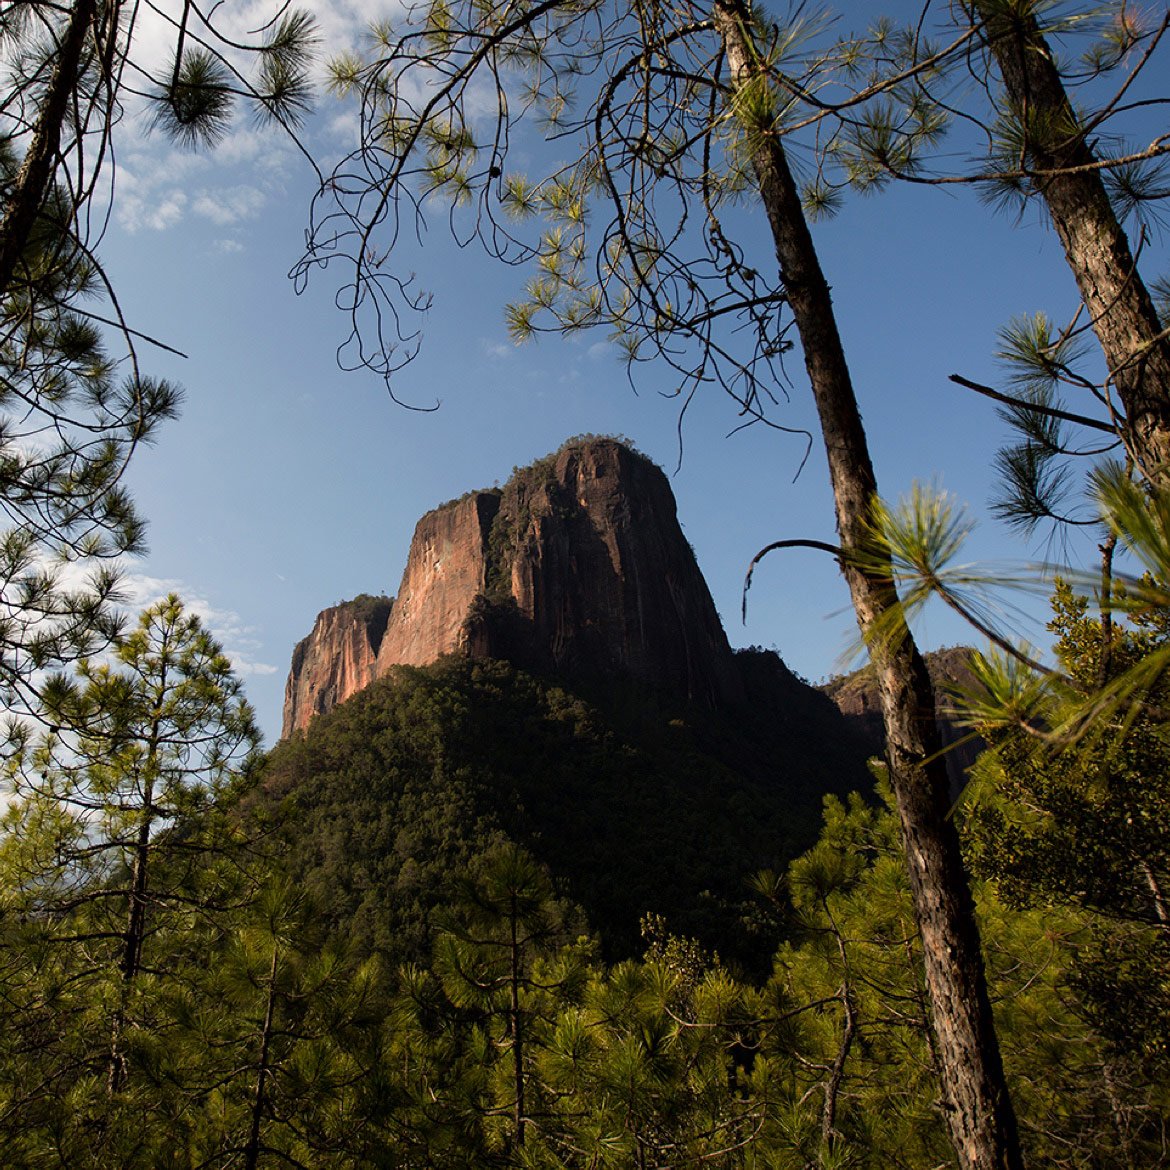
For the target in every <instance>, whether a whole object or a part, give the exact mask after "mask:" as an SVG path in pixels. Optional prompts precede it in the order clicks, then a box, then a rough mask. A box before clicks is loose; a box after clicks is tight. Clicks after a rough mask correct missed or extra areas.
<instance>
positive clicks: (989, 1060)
mask: <svg viewBox="0 0 1170 1170" xmlns="http://www.w3.org/2000/svg"><path fill="white" fill-rule="evenodd" d="M712 17H713V20H714V24H715V27H716V30H717V32H718V34H719V36H720V38H721V39H722V42H723V47H724V51H725V53H726V56H727V63H728V67H729V70H730V75H731V85H732V89H733V90H737V89H739V88H741V87H742V86H744V85H745V84H747V83H748V82H749V81H751V79H752V78H753V77H754V76H755V75H756V72H757V69H758V65H757V56H756V53H755V47H754V43H753V41H752V38H751V34H750V32H749V29H750V15H749V12H748V9H747V8H746V6H745V5H744V3H743V0H715V3H714V7H713V10H712ZM749 133H750V131H749ZM750 149H751V158H752V166H753V169H754V171H755V176H756V181H757V184H758V187H759V192H760V197H761V199H762V200H763V203H764V207H765V210H766V211H767V214H768V221H769V223H770V225H771V228H772V237H773V241H774V243H775V246H776V256H777V259H778V260H779V263H780V272H781V276H782V278H783V281H784V288H785V292H786V295H787V298H788V303H789V306H790V308H791V309H792V314H793V318H794V320H795V322H796V326H797V329H798V330H799V332H800V338H801V346H802V348H803V351H804V361H805V367H806V369H807V371H808V375H809V380H810V382H811V384H812V390H813V396H814V398H815V401H816V406H817V412H818V414H819V417H820V423H821V431H822V436H823V438H824V444H825V451H826V454H827V456H828V463H829V475H830V480H831V483H832V488H833V497H834V500H835V503H836V511H837V530H838V533H839V535H840V544H841V548H842V550H843V551H844V553H845V556H844V558H843V564H842V570H843V572H844V575H845V578H846V580H847V582H848V585H849V591H850V594H851V596H852V601H853V607H854V610H855V611H856V615H857V622H858V626H859V628H860V629H861V632H862V635H863V636H865V635H866V634H868V633H869V632H870V631H872V630H873V629H874V628H875V626H876V625H877V624H878V623H879V622H888V621H890V620H891V619H893V620H894V621H895V623H896V624H895V626H894V627H893V628H892V629H891V631H890V633H891V636H890V637H889V638H885V639H882V640H881V641H875V642H874V643H873V645H872V646H871V648H870V658H871V662H872V664H873V668H874V671H875V674H876V676H877V679H878V683H879V686H880V691H881V705H882V717H883V722H884V724H885V733H886V755H887V760H888V763H889V769H890V782H891V785H892V787H893V789H894V795H895V799H896V803H897V807H898V814H899V819H900V823H901V835H902V844H903V848H904V849H905V853H906V861H907V865H908V868H909V874H910V889H911V894H912V898H913V903H914V911H915V917H916V919H917V923H918V929H919V931H920V932H921V935H922V944H923V953H924V956H925V973H926V987H927V994H928V996H929V998H930V1006H931V1025H932V1029H933V1031H934V1034H935V1041H936V1046H937V1051H938V1055H939V1065H940V1076H941V1080H942V1089H943V1095H944V1098H945V1109H946V1120H947V1125H948V1128H949V1131H950V1137H951V1141H952V1143H953V1145H954V1147H955V1152H956V1154H957V1155H958V1161H959V1165H960V1166H961V1167H962V1168H963V1170H1009V1168H1010V1170H1017V1168H1019V1167H1021V1166H1022V1160H1021V1157H1020V1151H1019V1138H1018V1134H1017V1131H1016V1119H1015V1113H1014V1111H1013V1109H1012V1104H1011V1099H1010V1097H1009V1095H1008V1092H1007V1086H1006V1081H1005V1078H1004V1072H1003V1063H1002V1060H1001V1057H1000V1052H999V1045H998V1042H997V1040H996V1035H995V1029H994V1024H993V1021H992V1015H991V1002H990V999H989V996H988V993H987V983H986V979H985V977H984V972H983V960H982V954H981V951H980V943H979V932H978V928H977V926H976V923H975V909H974V903H973V900H972V898H971V893H970V889H969V887H968V884H967V876H966V873H965V871H964V869H963V864H962V859H961V857H960V854H959V841H958V835H957V833H956V831H955V828H954V825H953V823H952V822H951V821H950V820H949V819H948V816H947V813H948V810H949V790H948V781H947V774H946V767H945V765H944V763H943V760H942V758H941V755H940V752H941V748H942V740H941V736H940V734H939V728H938V724H937V721H936V718H935V712H934V696H933V691H932V688H931V683H930V678H929V675H928V674H927V672H926V665H925V663H924V662H923V659H922V656H921V655H920V654H919V652H918V649H917V647H916V646H915V644H914V641H913V638H912V636H911V634H910V632H909V630H908V629H907V628H906V627H905V625H904V624H903V623H901V621H900V619H899V618H898V617H897V615H898V613H899V603H898V597H897V593H896V591H895V589H894V586H893V582H892V575H891V571H890V570H889V569H888V568H885V567H882V566H880V565H876V566H875V565H872V563H869V562H867V566H868V567H866V568H861V567H859V566H858V565H857V564H855V563H851V561H850V553H852V552H853V551H855V550H858V549H859V548H861V547H863V546H865V545H866V544H867V541H866V524H867V520H868V518H869V516H870V509H871V505H872V502H873V500H874V498H875V496H876V494H877V484H876V480H875V477H874V471H873V464H872V461H871V459H870V456H869V449H868V445H867V442H866V436H865V430H864V428H863V426H862V422H861V415H860V412H859V410H858V407H857V400H856V397H855V395H854V392H853V385H852V381H851V379H850V376H849V368H848V365H847V364H846V361H845V353H844V348H843V346H842V344H841V338H840V335H839V334H838V331H837V324H836V318H835V315H834V313H833V306H832V298H831V296H830V293H829V286H828V283H827V282H826V280H825V277H824V273H823V272H822V271H821V268H820V263H819V261H818V259H817V255H816V250H815V248H814V246H813V241H812V236H811V235H810V233H809V230H808V225H807V223H806V221H805V218H804V212H803V208H802V206H801V203H800V197H799V194H798V192H797V189H796V184H795V182H794V181H793V178H792V174H791V171H790V170H789V167H788V161H787V158H786V156H785V154H784V149H783V145H782V143H781V141H780V138H779V136H778V135H776V134H775V133H773V132H770V131H769V130H767V129H765V130H763V131H760V132H758V133H756V134H755V135H754V138H753V140H752V142H751V147H750Z"/></svg>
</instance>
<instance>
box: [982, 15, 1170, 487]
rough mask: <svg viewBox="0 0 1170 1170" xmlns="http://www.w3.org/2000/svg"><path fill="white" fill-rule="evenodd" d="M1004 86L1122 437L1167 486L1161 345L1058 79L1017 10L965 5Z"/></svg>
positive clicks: (1038, 37) (1166, 397)
mask: <svg viewBox="0 0 1170 1170" xmlns="http://www.w3.org/2000/svg"><path fill="white" fill-rule="evenodd" d="M972 7H973V8H974V11H975V13H976V14H977V15H978V16H979V17H980V18H982V20H983V22H984V40H985V42H986V44H987V47H988V49H989V50H990V52H991V54H992V56H993V57H994V58H995V63H996V65H997V66H998V68H999V72H1000V76H1001V78H1002V79H1003V87H1004V93H1005V95H1006V97H1007V104H1008V107H1009V110H1010V113H1011V115H1012V116H1013V117H1014V118H1015V119H1017V120H1018V121H1019V122H1020V124H1021V125H1022V127H1023V128H1024V129H1025V132H1026V138H1025V142H1026V149H1025V152H1024V154H1025V158H1024V163H1025V165H1026V166H1027V167H1028V169H1029V170H1030V171H1032V172H1033V173H1034V178H1033V181H1034V183H1035V186H1036V189H1037V190H1038V191H1039V193H1040V195H1041V197H1042V198H1043V200H1044V202H1045V204H1046V205H1047V208H1048V212H1049V214H1050V215H1051V217H1052V224H1053V227H1055V228H1056V233H1057V235H1058V236H1059V237H1060V242H1061V245H1062V246H1063V248H1064V254H1065V258H1066V259H1067V261H1068V264H1069V267H1070V268H1071V269H1072V272H1073V275H1074V277H1075V278H1076V282H1077V288H1078V289H1079V291H1080V294H1081V299H1082V300H1083V301H1084V304H1085V308H1086V309H1087V310H1088V313H1089V320H1090V321H1091V322H1092V326H1093V331H1094V333H1096V335H1097V340H1098V341H1099V342H1100V344H1101V349H1102V351H1103V353H1104V355H1105V362H1106V364H1107V365H1108V367H1109V375H1110V379H1111V382H1112V385H1113V386H1114V387H1115V388H1116V390H1117V397H1118V398H1119V399H1120V401H1121V405H1122V408H1123V409H1124V411H1125V420H1124V426H1123V435H1124V437H1125V441H1126V445H1127V447H1128V449H1129V452H1130V454H1131V455H1132V457H1133V460H1134V462H1135V463H1136V464H1137V465H1138V467H1139V468H1141V470H1142V471H1143V473H1144V474H1145V476H1146V478H1147V479H1151V480H1162V481H1166V480H1167V479H1170V338H1168V337H1165V336H1163V335H1162V326H1161V323H1160V322H1159V320H1158V314H1157V313H1156V312H1155V310H1154V305H1153V301H1152V300H1151V298H1150V294H1149V291H1148V290H1147V288H1146V286H1145V284H1144V283H1143V282H1142V279H1141V276H1140V275H1139V274H1138V271H1137V264H1136V262H1135V260H1134V257H1133V254H1132V252H1131V251H1130V247H1129V239H1128V238H1127V236H1126V234H1125V232H1124V231H1123V230H1122V227H1121V224H1120V223H1118V221H1117V215H1116V214H1115V212H1114V210H1113V205H1112V204H1111V203H1110V201H1109V195H1108V192H1107V191H1106V189H1105V184H1104V183H1103V182H1102V179H1101V171H1100V170H1099V169H1096V168H1095V166H1094V164H1095V163H1096V162H1097V158H1096V156H1095V155H1094V153H1093V149H1092V146H1091V145H1090V144H1089V142H1087V141H1086V139H1085V135H1084V132H1083V131H1082V129H1081V127H1080V125H1079V122H1078V119H1077V116H1076V113H1075V111H1074V110H1073V107H1072V104H1071V102H1070V101H1069V98H1068V94H1067V92H1066V91H1065V88H1064V82H1063V80H1062V79H1061V75H1060V71H1059V69H1058V68H1057V66H1056V64H1055V62H1054V61H1053V59H1052V52H1051V50H1050V48H1049V46H1048V44H1047V42H1046V41H1045V39H1044V36H1043V33H1042V32H1041V30H1040V27H1039V25H1038V24H1037V22H1036V20H1035V18H1034V17H1033V16H1032V15H1031V13H1030V11H1028V10H1027V7H1026V6H1022V5H1018V4H1011V5H1008V4H1005V3H1003V0H973V4H972Z"/></svg>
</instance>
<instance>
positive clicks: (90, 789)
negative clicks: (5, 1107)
mask: <svg viewBox="0 0 1170 1170" xmlns="http://www.w3.org/2000/svg"><path fill="white" fill-rule="evenodd" d="M44 693H45V702H46V710H47V712H48V713H49V715H50V716H51V718H53V719H54V720H55V721H56V722H55V724H54V725H53V727H52V728H51V729H50V730H48V731H46V732H44V733H42V734H40V735H36V734H34V733H33V731H32V730H31V728H30V726H29V725H28V724H17V725H15V726H14V727H13V728H12V738H11V741H10V747H11V749H12V751H11V756H10V759H9V762H8V765H7V769H6V771H7V778H8V781H9V785H10V794H11V798H10V803H9V806H8V809H7V812H6V815H5V823H4V829H5V833H4V839H3V865H4V873H5V877H6V884H5V892H4V897H5V903H6V905H5V911H6V912H5V915H4V925H5V938H4V953H5V955H6V956H7V958H8V961H9V967H8V972H9V975H8V979H9V982H8V985H7V986H8V987H9V988H10V989H13V994H11V995H10V997H9V999H8V1003H9V1005H10V1008H12V1010H13V1015H12V1016H11V1017H10V1020H9V1026H10V1028H13V1029H15V1031H16V1033H17V1035H18V1036H19V1040H18V1041H17V1042H16V1044H15V1045H14V1047H13V1049H12V1050H11V1052H10V1055H11V1058H12V1059H11V1061H10V1062H9V1063H7V1064H6V1066H5V1068H4V1078H5V1083H6V1085H7V1087H8V1091H9V1092H10V1093H12V1094H13V1098H12V1099H13V1101H14V1102H16V1101H17V1100H21V1099H22V1097H23V1098H24V1102H23V1104H22V1105H21V1108H26V1107H27V1108H30V1109H33V1110H34V1112H36V1111H38V1110H39V1111H44V1110H46V1109H49V1108H50V1106H51V1104H52V1099H53V1097H54V1096H60V1095H61V1094H67V1096H66V1100H70V1101H71V1102H72V1104H73V1107H74V1108H73V1109H72V1110H70V1109H67V1110H64V1111H60V1112H58V1113H57V1115H56V1116H55V1117H54V1116H50V1115H46V1114H45V1113H44V1112H40V1113H39V1114H38V1115H39V1116H40V1117H41V1120H42V1122H43V1123H45V1124H52V1125H55V1126H58V1127H61V1129H62V1132H61V1133H60V1135H59V1136H58V1138H56V1139H55V1141H57V1142H59V1143H60V1144H62V1146H63V1148H69V1147H70V1145H71V1148H72V1151H73V1152H72V1154H70V1155H69V1156H70V1157H72V1158H74V1159H77V1161H76V1164H78V1165H81V1164H83V1162H82V1161H81V1160H80V1159H81V1154H80V1152H79V1151H82V1150H85V1149H86V1147H87V1139H86V1137H85V1129H84V1126H87V1125H88V1126H94V1127H97V1131H98V1132H99V1133H101V1134H102V1135H103V1136H102V1140H101V1141H97V1140H94V1139H90V1140H89V1141H88V1144H89V1146H91V1147H92V1149H91V1150H90V1151H89V1153H88V1154H87V1155H86V1156H87V1157H92V1158H96V1159H98V1160H99V1161H100V1159H101V1158H102V1157H103V1156H113V1155H112V1154H111V1152H110V1148H108V1147H106V1146H105V1145H103V1142H105V1141H107V1140H108V1141H111V1142H116V1141H118V1140H120V1139H121V1137H125V1136H127V1135H129V1137H130V1138H131V1140H132V1141H133V1142H134V1143H135V1147H134V1148H135V1151H136V1152H134V1153H133V1154H132V1153H131V1152H129V1151H128V1150H126V1149H122V1151H121V1155H120V1156H122V1157H124V1158H125V1159H126V1161H125V1164H127V1165H130V1164H132V1163H133V1162H134V1159H136V1158H138V1157H139V1156H140V1154H141V1156H143V1157H145V1158H147V1160H149V1158H148V1156H147V1155H146V1154H143V1153H142V1151H141V1149H139V1148H138V1147H139V1146H140V1145H141V1143H142V1142H143V1141H144V1140H146V1139H147V1138H148V1137H149V1130H146V1131H142V1132H135V1131H136V1129H137V1123H136V1122H134V1121H133V1118H134V1117H135V1116H136V1115H137V1113H138V1112H139V1111H140V1110H141V1109H147V1108H149V1107H150V1106H149V1105H148V1103H147V1102H148V1099H149V1098H150V1096H151V1093H152V1092H153V1088H154V1086H155V1085H156V1081H155V1079H154V1074H153V1072H152V1070H153V1069H154V1067H155V1065H156V1063H157V1061H156V1058H157V1055H158V1051H159V1046H160V1045H161V1046H163V1047H164V1048H165V1032H166V1029H167V1027H168V1024H167V1022H166V1018H165V1011H164V1008H163V1000H162V999H161V998H160V988H163V987H165V985H166V984H167V983H168V981H169V980H172V979H181V978H183V977H184V973H183V971H182V970H181V967H182V962H183V959H184V958H186V959H187V960H188V961H194V959H193V956H192V955H191V952H190V945H191V944H192V940H193V938H194V936H195V935H197V934H198V929H197V928H198V927H200V926H201V924H205V923H206V921H208V920H214V918H215V916H216V915H217V914H222V913H225V912H226V911H227V909H228V908H230V907H231V906H232V905H233V903H234V902H236V901H238V899H239V898H240V897H241V890H242V888H243V887H245V886H246V884H247V878H246V875H245V874H244V873H243V871H242V869H241V867H240V863H239V857H238V855H237V853H236V846H237V845H238V834H239V830H238V829H237V828H234V827H233V826H232V825H231V824H230V823H229V822H228V821H226V820H225V819H223V818H221V817H219V816H218V815H217V812H216V806H215V802H216V801H217V799H218V798H219V797H221V796H222V795H223V794H224V793H225V792H226V791H227V790H228V789H229V788H230V786H231V785H232V784H233V783H234V778H235V777H236V776H237V775H238V773H239V770H240V769H241V768H243V767H244V766H245V765H246V763H247V760H248V757H249V755H250V754H251V752H252V751H253V750H254V749H255V747H256V744H257V741H258V733H257V731H256V728H255V724H254V722H253V719H252V713H251V709H250V708H249V707H248V705H247V703H246V702H244V700H243V699H242V697H241V694H240V684H239V682H238V681H237V680H236V678H235V677H234V676H233V674H232V670H231V665H230V663H229V662H228V660H227V658H226V657H225V656H224V654H223V652H222V651H221V649H220V647H219V646H218V645H217V644H216V642H215V641H214V639H213V638H212V637H211V636H210V635H209V634H208V633H207V632H206V631H205V630H204V629H203V627H202V625H201V623H200V622H199V619H198V618H196V617H194V616H193V615H189V614H187V613H185V612H184V610H183V607H182V604H181V603H180V601H179V600H178V598H176V597H174V596H171V597H169V598H167V599H166V600H165V601H163V602H160V603H158V604H157V605H154V606H152V607H150V608H148V609H147V610H145V611H144V612H143V614H142V615H141V617H140V619H139V622H138V625H137V627H136V628H135V629H134V631H132V632H131V633H130V634H129V635H127V636H126V637H125V638H122V639H120V640H119V641H118V642H117V644H116V646H115V648H114V652H113V655H112V660H111V661H104V662H97V661H91V660H89V659H82V660H81V661H80V662H79V664H78V666H77V671H76V678H75V679H71V678H68V677H66V676H64V675H58V676H56V677H54V678H52V679H51V680H50V681H49V682H48V683H47V684H46V686H45V688H44ZM172 964H174V965H172ZM26 1059H27V1060H28V1061H31V1064H27V1063H26ZM31 1068H35V1069H38V1070H39V1072H38V1074H37V1075H36V1076H35V1077H34V1076H30V1069H31ZM30 1084H35V1085H36V1086H37V1090H36V1092H37V1096H36V1098H35V1099H34V1098H31V1097H28V1096H27V1094H28V1086H29V1085H30ZM70 1127H72V1129H70ZM114 1148H117V1147H116V1146H115V1147H114ZM63 1156H64V1155H63Z"/></svg>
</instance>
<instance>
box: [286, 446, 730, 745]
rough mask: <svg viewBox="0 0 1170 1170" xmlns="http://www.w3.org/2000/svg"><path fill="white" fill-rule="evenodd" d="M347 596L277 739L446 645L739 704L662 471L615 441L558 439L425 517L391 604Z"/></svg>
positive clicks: (722, 638)
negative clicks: (497, 484) (502, 476)
mask: <svg viewBox="0 0 1170 1170" xmlns="http://www.w3.org/2000/svg"><path fill="white" fill-rule="evenodd" d="M357 604H358V603H346V604H343V605H341V606H338V607H336V608H334V609H330V610H325V611H324V612H323V613H322V614H320V615H319V616H318V618H317V622H316V624H315V626H314V628H313V632H312V633H311V634H310V635H309V637H308V638H306V639H305V640H304V641H303V642H301V643H300V644H299V645H298V646H297V648H296V651H295V652H294V654H293V663H292V670H291V672H290V674H289V679H288V685H287V687H286V690H285V707H284V730H283V734H284V735H285V736H287V735H289V734H291V732H293V731H294V730H296V729H298V728H302V727H304V726H305V725H306V723H307V722H308V720H309V719H311V718H312V716H313V715H314V714H318V713H320V712H322V711H326V710H328V709H330V708H331V707H332V706H335V705H336V704H337V703H340V702H343V701H344V700H345V699H347V698H348V697H349V696H350V695H352V694H353V693H355V692H356V691H358V690H360V689H361V688H362V687H364V686H366V685H368V684H369V683H370V682H372V681H373V679H374V678H377V677H380V676H382V675H384V674H386V673H387V672H388V671H389V670H390V669H391V667H393V666H396V665H401V664H407V665H425V664H427V663H430V662H434V661H435V660H436V659H438V658H440V657H442V656H443V655H446V654H461V655H466V656H469V657H473V658H484V657H494V658H506V659H508V660H510V661H512V662H515V663H516V664H517V665H520V666H524V667H526V668H530V669H535V670H539V671H547V672H553V673H555V674H557V675H558V676H560V677H564V678H566V679H567V680H575V681H585V682H598V681H608V680H625V681H630V682H633V683H635V684H637V685H639V686H644V687H648V688H651V689H652V690H654V691H656V692H659V693H660V694H662V695H664V696H665V697H666V698H668V699H671V700H683V701H686V702H690V703H698V704H701V705H703V706H708V707H719V706H724V705H728V704H734V703H737V702H740V701H742V699H743V698H744V689H743V683H742V682H741V679H740V674H739V671H738V669H737V667H736V664H735V660H734V656H733V654H732V652H731V649H730V647H729V645H728V642H727V637H726V635H725V634H724V632H723V627H722V625H721V624H720V621H719V616H718V614H717V612H716V610H715V606H714V603H713V602H712V600H711V595H710V592H709V591H708V589H707V585H706V582H705V581H704V580H703V576H702V574H701V572H700V571H699V567H698V565H697V564H696V563H695V558H694V554H693V553H692V551H691V548H690V546H689V544H688V543H687V541H686V538H685V537H684V536H683V533H682V529H681V528H680V527H679V523H678V518H677V516H676V513H675V501H674V494H673V492H672V491H671V489H670V484H669V482H668V481H667V479H666V476H665V475H664V474H663V473H662V471H661V470H660V469H659V468H658V467H656V466H655V465H654V464H653V463H651V462H650V461H649V460H648V459H646V458H645V457H644V456H642V455H639V454H637V453H636V452H634V451H632V450H631V449H630V448H629V447H627V446H625V445H624V444H622V443H620V442H617V441H616V440H612V439H590V440H584V441H581V442H576V443H570V444H568V445H566V447H564V448H563V449H562V450H561V451H559V452H558V453H557V454H555V455H552V456H549V457H548V458H546V459H543V460H540V461H539V462H538V463H535V464H533V465H532V466H531V467H527V468H523V469H521V470H517V471H516V472H515V473H514V474H513V476H512V478H511V479H510V480H509V481H508V483H507V484H506V485H505V486H504V488H503V489H502V490H500V489H496V490H492V491H479V492H472V493H470V494H469V495H467V496H465V497H463V498H462V499H460V500H456V501H454V502H452V503H450V504H446V505H444V506H443V507H441V508H437V509H436V510H435V511H433V512H429V513H427V515H425V516H424V517H423V518H422V519H421V520H420V521H419V522H418V525H417V527H416V528H415V533H414V538H413V539H412V541H411V546H410V554H409V557H408V559H407V565H406V570H405V572H404V573H403V576H402V584H401V586H400V587H399V591H398V595H397V598H396V600H395V601H394V603H393V605H392V606H391V605H390V603H389V601H388V600H387V599H382V602H381V606H380V608H378V610H377V612H376V614H375V613H367V612H366V610H360V612H359V611H355V609H354V606H355V605H357ZM367 608H368V607H367Z"/></svg>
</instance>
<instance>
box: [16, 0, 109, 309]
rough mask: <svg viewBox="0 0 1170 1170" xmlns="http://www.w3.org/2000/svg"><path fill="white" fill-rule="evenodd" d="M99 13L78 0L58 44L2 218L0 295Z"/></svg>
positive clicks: (40, 201)
mask: <svg viewBox="0 0 1170 1170" xmlns="http://www.w3.org/2000/svg"><path fill="white" fill-rule="evenodd" d="M96 13H97V0H76V2H75V3H74V5H73V8H72V9H71V10H70V13H69V20H68V23H67V24H66V25H65V29H64V31H63V33H62V35H61V40H60V42H59V44H58V46H57V61H56V64H55V65H54V67H53V75H52V77H51V78H50V79H49V85H48V89H47V90H46V92H45V98H44V101H43V103H42V105H41V109H40V113H39V115H38V116H37V124H36V127H35V129H34V130H33V137H32V141H31V142H30V143H29V146H28V150H27V151H26V152H25V156H24V162H23V163H22V164H21V167H20V171H19V172H18V174H17V176H16V181H15V182H14V183H13V185H12V190H11V192H10V193H9V195H8V200H7V203H8V207H7V210H6V211H5V213H4V219H3V222H0V297H3V296H5V295H6V294H7V293H8V290H9V288H10V286H11V284H12V278H13V275H14V273H15V272H16V266H17V264H18V263H19V262H20V258H21V256H23V255H24V252H25V249H26V247H27V246H28V240H29V236H30V235H31V234H32V229H33V225H34V224H35V223H36V220H37V216H38V215H39V214H40V213H41V210H42V209H43V208H44V206H45V202H46V200H47V199H48V195H49V190H50V188H51V187H52V184H53V175H54V173H55V171H56V168H57V156H58V154H59V152H60V150H61V129H62V127H63V126H64V124H65V119H66V118H67V117H68V114H69V102H70V98H71V97H73V96H74V95H75V94H76V92H77V88H78V84H79V81H80V77H81V58H82V52H83V50H84V48H85V39H86V36H87V34H88V33H89V30H90V27H91V26H92V24H93V21H94V18H95V15H96Z"/></svg>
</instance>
